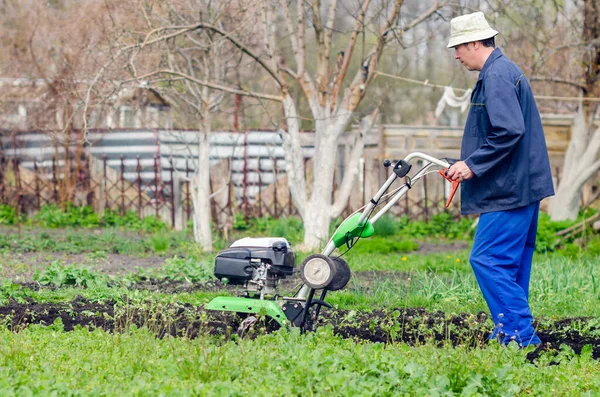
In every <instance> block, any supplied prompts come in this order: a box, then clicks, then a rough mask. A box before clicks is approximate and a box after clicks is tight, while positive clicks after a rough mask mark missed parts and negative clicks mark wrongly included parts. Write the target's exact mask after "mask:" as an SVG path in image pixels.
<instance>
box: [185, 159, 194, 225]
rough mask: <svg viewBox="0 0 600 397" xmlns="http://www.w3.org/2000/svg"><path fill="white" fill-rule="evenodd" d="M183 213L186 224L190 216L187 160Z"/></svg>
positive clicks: (187, 165)
mask: <svg viewBox="0 0 600 397" xmlns="http://www.w3.org/2000/svg"><path fill="white" fill-rule="evenodd" d="M185 179H186V183H185V213H186V220H185V221H186V222H189V221H190V216H191V213H192V212H191V203H190V184H191V183H190V167H189V163H188V159H187V158H186V159H185Z"/></svg>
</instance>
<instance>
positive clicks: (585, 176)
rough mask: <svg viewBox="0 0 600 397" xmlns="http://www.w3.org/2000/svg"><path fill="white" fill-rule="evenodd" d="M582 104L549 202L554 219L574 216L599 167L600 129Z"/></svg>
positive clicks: (565, 218) (559, 219)
mask: <svg viewBox="0 0 600 397" xmlns="http://www.w3.org/2000/svg"><path fill="white" fill-rule="evenodd" d="M584 113H585V112H584V108H583V106H580V107H579V111H578V112H577V114H576V115H575V120H574V122H573V127H572V130H571V140H570V141H569V146H568V147H567V151H566V153H565V163H564V166H563V175H562V177H561V179H560V184H559V185H558V188H557V190H556V196H555V197H554V198H552V201H551V204H550V214H551V219H552V220H553V221H561V220H574V219H576V218H577V215H578V213H579V208H580V197H581V191H582V188H583V185H584V184H585V183H586V182H587V181H588V180H589V179H590V178H591V177H592V176H593V175H594V174H595V173H596V172H597V171H598V169H599V168H600V162H599V161H597V154H598V150H599V149H600V131H599V130H597V129H595V127H594V125H593V115H591V116H588V117H586V116H585V114H584Z"/></svg>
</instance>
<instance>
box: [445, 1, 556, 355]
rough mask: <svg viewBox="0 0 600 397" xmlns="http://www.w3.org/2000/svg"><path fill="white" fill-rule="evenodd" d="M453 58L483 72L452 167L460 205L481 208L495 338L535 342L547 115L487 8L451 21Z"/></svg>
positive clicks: (474, 260)
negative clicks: (535, 264) (533, 302)
mask: <svg viewBox="0 0 600 397" xmlns="http://www.w3.org/2000/svg"><path fill="white" fill-rule="evenodd" d="M450 28H451V34H450V42H449V43H448V48H453V49H454V58H455V59H458V60H459V61H460V62H461V63H462V64H463V65H464V66H465V67H466V68H467V69H468V70H471V71H473V70H476V71H480V73H479V79H478V80H477V83H476V84H475V88H474V89H473V94H472V96H471V108H470V110H469V115H468V118H467V123H466V125H465V131H464V135H463V139H462V147H461V159H462V161H458V162H457V163H455V164H454V165H452V167H450V169H449V170H448V176H449V177H450V178H451V179H452V180H459V181H461V182H463V183H462V184H461V212H462V213H463V214H480V217H479V223H478V225H477V231H476V233H475V240H474V242H473V249H472V251H471V256H470V258H469V260H470V262H471V266H472V268H473V271H474V273H475V277H476V278H477V282H478V283H479V286H480V288H481V292H482V293H483V296H484V298H485V300H486V302H487V304H488V307H489V309H490V312H491V314H492V318H493V320H494V323H495V324H496V327H495V330H494V332H493V334H492V335H491V338H497V339H499V340H500V341H501V342H502V343H509V342H511V341H516V342H517V343H518V344H519V345H520V346H527V345H530V344H533V345H537V344H539V343H540V339H539V338H538V336H537V335H536V333H535V330H534V328H533V325H532V322H533V316H532V315H531V311H530V309H529V303H528V297H529V276H530V273H531V262H532V257H533V251H534V248H535V239H536V234H537V220H538V211H539V206H540V200H542V199H543V198H545V197H548V196H552V195H553V194H554V185H553V183H552V175H551V171H550V162H549V160H548V151H547V149H546V141H545V138H544V131H543V130H542V122H541V119H540V115H539V112H538V109H537V106H536V104H535V100H534V98H533V94H532V91H531V87H530V85H529V81H528V80H527V78H526V77H525V75H524V74H523V72H522V71H521V70H520V69H519V67H518V66H517V65H515V64H514V63H513V62H512V61H511V60H509V59H508V58H507V57H506V56H504V55H503V54H502V52H501V51H500V50H499V49H497V48H495V43H494V37H495V36H496V35H497V34H498V32H497V31H495V30H494V29H492V28H491V27H490V25H489V24H488V22H487V21H486V19H485V16H484V15H483V13H482V12H476V13H473V14H468V15H463V16H460V17H457V18H454V19H452V20H451V21H450Z"/></svg>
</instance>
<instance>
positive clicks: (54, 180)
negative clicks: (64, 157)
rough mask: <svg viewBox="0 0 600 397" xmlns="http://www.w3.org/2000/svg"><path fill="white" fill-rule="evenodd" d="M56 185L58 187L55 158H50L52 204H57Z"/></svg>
mask: <svg viewBox="0 0 600 397" xmlns="http://www.w3.org/2000/svg"><path fill="white" fill-rule="evenodd" d="M57 185H58V179H57V177H56V157H52V186H53V188H52V191H53V198H54V204H58V190H57Z"/></svg>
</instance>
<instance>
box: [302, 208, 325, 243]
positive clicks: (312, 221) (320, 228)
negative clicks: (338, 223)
mask: <svg viewBox="0 0 600 397" xmlns="http://www.w3.org/2000/svg"><path fill="white" fill-rule="evenodd" d="M324 204H325V205H319V202H318V201H311V203H309V205H307V206H306V213H305V214H304V215H303V216H302V220H303V221H304V242H303V243H302V249H305V250H314V249H317V248H319V247H320V246H323V245H324V244H326V243H327V241H328V240H329V224H330V223H331V212H330V211H329V207H330V206H329V203H324Z"/></svg>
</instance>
